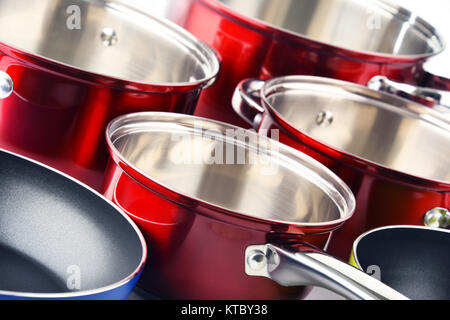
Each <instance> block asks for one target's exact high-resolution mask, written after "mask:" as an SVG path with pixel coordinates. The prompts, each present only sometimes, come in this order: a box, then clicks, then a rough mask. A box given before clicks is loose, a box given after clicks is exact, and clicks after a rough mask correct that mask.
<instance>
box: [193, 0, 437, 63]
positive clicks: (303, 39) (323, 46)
mask: <svg viewBox="0 0 450 320" xmlns="http://www.w3.org/2000/svg"><path fill="white" fill-rule="evenodd" d="M200 1H203V2H204V3H206V4H207V5H208V6H210V7H211V8H214V9H216V10H218V11H220V12H221V13H225V14H227V15H228V16H230V17H232V18H233V19H235V20H237V21H239V22H240V23H244V24H247V25H250V26H252V27H253V28H256V29H258V30H263V31H266V32H268V33H271V34H276V35H277V36H281V37H284V38H286V39H288V40H291V41H294V42H298V43H300V44H303V45H308V44H309V45H312V44H313V45H314V47H318V49H320V50H327V51H329V52H334V53H336V54H337V55H340V56H344V57H347V58H348V57H352V58H353V59H355V60H366V59H371V60H373V61H378V62H387V61H388V62H390V63H401V62H408V61H416V60H423V59H427V58H430V57H432V56H435V55H437V54H440V53H441V52H443V51H444V50H445V48H446V42H445V40H444V38H443V36H442V35H441V34H440V32H439V31H438V30H436V29H435V28H434V27H433V26H432V25H431V24H430V23H428V22H427V21H425V20H424V19H422V18H420V17H417V18H416V19H415V21H414V22H415V23H416V24H418V25H420V27H422V28H423V29H424V30H427V31H428V32H429V33H430V34H432V35H433V36H434V37H435V38H436V42H438V43H439V44H440V48H439V49H438V50H436V51H434V52H432V53H423V54H411V55H396V54H389V53H380V52H372V51H360V50H353V49H350V48H346V47H341V46H337V45H332V44H328V43H326V42H323V41H319V40H314V39H312V38H309V37H307V36H305V35H302V34H300V33H297V32H293V31H290V30H288V29H285V28H281V27H278V26H276V25H273V24H270V23H267V22H265V21H262V20H260V19H256V18H252V17H249V16H247V15H244V14H241V13H240V12H238V11H237V10H235V9H233V8H231V7H230V6H228V5H226V4H224V3H222V2H220V1H218V0H200ZM374 1H375V2H378V5H379V6H380V7H382V8H383V9H384V10H385V11H387V12H388V13H389V14H391V15H395V13H396V12H397V15H400V16H410V15H411V14H412V12H411V11H409V10H408V9H406V8H404V7H401V6H399V5H397V4H394V3H392V2H390V1H389V0H374ZM404 20H405V21H407V20H406V19H404Z"/></svg>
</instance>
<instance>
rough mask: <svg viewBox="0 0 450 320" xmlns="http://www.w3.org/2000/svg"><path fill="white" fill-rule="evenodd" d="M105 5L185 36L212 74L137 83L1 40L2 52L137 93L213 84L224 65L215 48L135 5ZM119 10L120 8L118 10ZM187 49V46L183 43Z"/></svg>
mask: <svg viewBox="0 0 450 320" xmlns="http://www.w3.org/2000/svg"><path fill="white" fill-rule="evenodd" d="M82 1H84V2H88V3H94V4H95V3H97V4H98V2H96V1H95V0H82ZM102 5H104V6H105V8H109V7H111V5H116V6H117V5H118V6H120V9H122V10H126V11H132V12H134V13H135V14H138V15H140V16H142V17H144V18H145V19H149V20H152V21H154V22H155V23H157V24H159V25H161V26H163V27H164V28H165V29H167V30H169V31H171V32H173V33H174V34H176V35H178V36H180V37H183V38H184V39H185V40H187V42H188V43H189V44H191V45H192V46H193V47H195V48H197V49H199V50H200V51H201V53H202V56H203V57H204V59H205V61H207V62H208V69H210V70H209V71H210V74H206V72H205V74H206V75H205V77H204V78H202V79H199V80H195V81H190V82H189V81H182V82H146V81H136V80H127V79H126V78H122V77H116V76H111V75H108V74H106V73H97V72H91V71H88V70H86V69H84V68H80V67H76V66H74V65H71V64H68V63H64V62H60V61H58V60H55V59H52V58H49V57H46V56H43V55H40V54H36V53H33V52H30V51H27V50H24V49H22V48H19V47H17V46H16V45H14V44H10V43H7V42H4V41H2V40H1V39H0V45H1V47H0V51H1V52H3V53H4V54H5V55H9V56H12V57H13V58H16V59H19V60H25V62H27V63H32V64H33V65H35V67H37V68H38V69H43V70H44V71H47V72H50V73H57V74H58V75H60V76H63V77H66V78H75V79H76V80H78V81H80V82H87V83H94V84H97V85H100V86H104V87H111V88H118V89H124V90H129V91H135V92H168V93H170V92H172V91H190V90H194V89H196V88H199V87H208V86H210V85H212V84H213V83H214V81H215V80H216V78H217V76H218V74H219V70H220V65H221V62H220V60H219V56H218V54H217V53H216V51H215V50H214V49H212V48H211V47H210V46H208V45H207V44H205V43H204V42H202V41H200V40H199V39H197V38H196V37H194V36H193V35H192V34H191V33H189V32H188V31H187V30H185V29H184V28H182V27H181V26H178V25H177V24H175V23H174V22H172V21H170V20H168V19H166V18H163V17H158V16H156V15H153V14H151V13H149V12H146V11H144V10H141V9H139V8H138V7H135V6H133V5H130V4H127V3H126V1H125V0H108V1H103V2H102ZM115 10H117V8H115ZM183 46H184V47H187V45H186V44H183ZM205 71H206V70H205Z"/></svg>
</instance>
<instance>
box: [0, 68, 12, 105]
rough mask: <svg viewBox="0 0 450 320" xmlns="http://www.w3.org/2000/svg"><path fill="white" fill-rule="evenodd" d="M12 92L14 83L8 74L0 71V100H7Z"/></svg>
mask: <svg viewBox="0 0 450 320" xmlns="http://www.w3.org/2000/svg"><path fill="white" fill-rule="evenodd" d="M13 91H14V82H13V81H12V79H11V77H10V76H9V74H7V73H6V72H3V71H0V99H5V98H8V97H9V96H10V95H11V93H13Z"/></svg>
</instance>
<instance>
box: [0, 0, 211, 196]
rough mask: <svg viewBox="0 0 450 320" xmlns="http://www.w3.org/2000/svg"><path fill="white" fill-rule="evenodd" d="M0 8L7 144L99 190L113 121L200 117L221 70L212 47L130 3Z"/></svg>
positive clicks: (63, 0)
mask: <svg viewBox="0 0 450 320" xmlns="http://www.w3.org/2000/svg"><path fill="white" fill-rule="evenodd" d="M0 5H1V7H2V15H3V18H2V21H1V23H0V26H1V28H0V29H2V30H3V32H0V70H1V71H3V73H1V74H0V76H1V77H0V78H1V79H0V81H1V82H2V84H3V85H2V90H3V92H2V94H1V97H2V98H3V99H2V100H0V113H1V117H0V146H1V147H3V148H6V149H9V150H13V151H15V152H18V153H21V154H25V155H27V156H29V157H32V158H35V159H37V160H39V161H41V162H44V163H47V164H49V165H51V166H53V167H55V168H57V169H59V170H62V171H65V172H66V173H69V174H71V175H72V176H74V177H76V178H78V179H80V180H82V181H84V182H86V183H88V184H89V185H91V186H92V187H94V188H99V187H100V184H101V182H102V175H103V172H104V170H105V167H106V161H107V149H106V145H105V142H104V136H103V134H104V130H105V127H106V125H107V123H108V122H109V121H110V120H111V119H112V118H114V117H116V116H118V115H120V114H125V113H128V112H132V111H170V112H180V113H188V114H189V113H193V110H194V107H195V105H196V102H197V99H198V97H199V94H200V91H201V90H202V89H203V88H204V87H206V86H208V85H210V84H211V83H212V82H213V81H214V79H215V77H216V74H217V72H218V69H219V62H218V60H217V58H216V56H215V53H214V52H213V51H212V50H211V49H210V48H209V47H207V46H206V45H204V44H202V43H201V42H199V41H198V40H197V39H195V38H194V37H193V36H192V35H190V34H189V33H187V32H186V31H184V30H183V29H182V28H180V27H177V26H176V25H174V24H172V23H170V22H168V21H166V20H163V19H161V18H156V17H152V16H150V15H148V14H146V13H144V12H141V11H139V10H138V9H136V8H131V7H129V6H128V5H127V4H126V2H125V1H117V0H115V1H108V2H99V1H93V0H92V1H91V0H83V1H78V2H76V4H74V3H73V1H68V0H58V1H54V0H45V1H42V0H19V1H8V0H2V1H0ZM99 17H101V18H99Z"/></svg>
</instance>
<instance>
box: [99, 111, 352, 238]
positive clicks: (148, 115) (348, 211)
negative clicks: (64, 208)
mask: <svg viewBox="0 0 450 320" xmlns="http://www.w3.org/2000/svg"><path fill="white" fill-rule="evenodd" d="M139 117H142V118H144V119H146V120H147V121H148V119H152V118H153V119H154V120H155V121H158V118H159V122H164V121H170V122H174V121H177V120H178V121H180V120H183V119H184V120H186V119H189V120H192V121H202V122H207V123H209V124H212V125H214V126H216V127H222V128H227V129H239V130H245V129H242V128H239V127H236V126H233V125H230V124H227V123H224V122H220V121H215V120H210V119H205V118H200V117H195V116H187V115H182V114H175V113H166V112H138V113H132V114H128V115H123V116H120V117H117V118H116V119H114V120H112V121H111V122H110V123H109V124H108V126H107V129H106V141H107V145H108V148H109V151H110V155H111V157H112V159H113V161H114V162H115V163H116V165H118V166H119V167H120V168H121V169H122V170H123V171H124V172H126V173H127V174H128V175H129V176H131V177H132V178H133V179H134V180H137V182H139V183H141V184H142V185H143V186H144V187H146V188H147V189H149V190H151V191H152V192H157V193H159V192H164V193H165V194H164V196H165V197H167V198H169V199H170V201H173V202H175V203H177V204H178V205H182V206H189V204H190V203H193V202H194V205H193V207H195V208H194V210H195V211H196V212H207V213H211V211H212V212H214V213H219V214H218V217H219V219H220V217H223V215H225V216H233V217H238V218H240V219H243V220H247V221H248V220H250V221H254V222H257V223H262V224H265V225H267V224H275V225H284V226H286V225H287V226H293V227H294V228H295V227H298V228H300V229H301V228H305V230H308V229H310V230H313V231H312V233H317V232H327V231H331V230H334V229H336V228H337V227H339V226H340V225H341V224H343V223H344V222H345V221H347V220H348V219H350V218H351V217H352V216H353V213H354V209H355V206H356V203H355V202H356V201H355V198H354V195H353V193H352V192H351V190H350V188H349V187H348V186H347V185H346V184H345V183H344V182H343V181H342V180H341V179H340V178H339V177H338V176H337V175H335V174H334V173H333V172H332V171H331V170H329V169H328V168H326V167H325V166H324V165H322V164H321V163H319V162H318V161H316V160H315V159H313V158H311V157H309V156H307V155H306V154H304V153H302V152H300V151H298V150H295V149H293V148H290V147H288V146H286V145H283V144H281V143H279V142H277V141H274V140H270V141H271V143H275V144H276V146H277V151H275V152H273V153H274V154H276V155H277V156H279V157H280V158H287V157H289V159H290V160H294V161H295V160H297V161H299V162H301V163H302V164H303V166H304V167H305V166H308V167H307V169H311V168H313V169H315V170H319V173H320V175H319V174H317V175H316V177H315V178H316V179H318V180H319V181H312V180H309V181H312V183H314V184H316V186H317V187H319V188H321V189H322V190H323V191H324V192H325V193H326V194H327V196H329V197H330V198H331V199H333V201H334V203H335V205H336V206H337V207H338V208H339V211H340V215H341V216H340V218H339V219H336V220H332V221H327V222H319V223H308V222H305V223H303V222H288V221H279V220H271V219H264V218H259V217H254V216H249V215H246V214H245V213H241V212H234V211H232V210H229V209H226V208H223V207H221V206H219V205H215V204H212V203H209V202H207V201H203V200H201V199H196V198H193V197H191V196H189V195H186V194H183V193H182V192H179V191H176V190H174V189H173V188H171V187H169V186H166V185H164V184H162V183H160V182H158V181H156V180H153V179H152V178H151V177H150V176H149V175H148V174H146V173H144V172H142V170H140V169H138V168H137V167H136V166H134V165H133V164H132V163H130V161H128V160H127V159H126V158H124V157H123V156H122V154H121V153H120V152H119V151H118V150H117V148H116V147H115V146H114V141H112V136H113V134H114V133H115V132H116V131H117V130H119V129H121V128H122V127H123V126H124V124H126V123H127V122H128V121H130V120H133V119H138V118H139ZM144 121H145V120H144ZM133 129H136V130H139V127H133ZM141 130H142V129H141ZM128 132H129V131H128ZM186 132H188V131H187V130H186ZM252 134H254V135H255V137H258V139H269V138H267V137H264V136H261V135H258V134H256V133H252ZM137 175H139V177H138V176H137ZM299 175H300V176H302V175H301V174H299ZM143 180H145V181H147V182H149V183H151V184H153V185H156V186H158V187H159V188H160V189H161V190H162V191H160V190H158V191H155V190H153V189H152V188H151V187H149V186H148V185H145V183H144V182H142V181H143ZM324 189H329V190H331V191H332V193H330V192H327V191H326V190H324ZM338 196H339V197H340V198H341V199H340V200H341V201H340V202H339V201H337V199H335V198H336V197H338ZM199 209H200V210H199ZM203 209H204V210H203ZM306 233H308V232H306Z"/></svg>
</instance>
